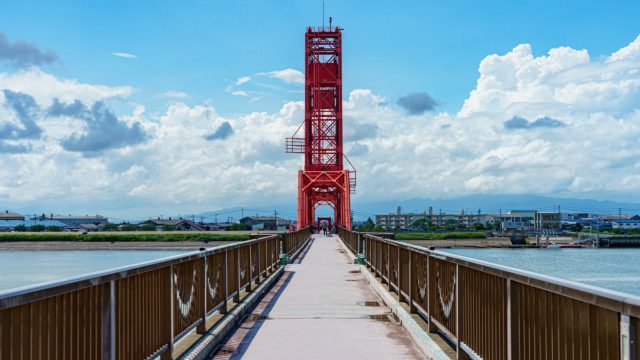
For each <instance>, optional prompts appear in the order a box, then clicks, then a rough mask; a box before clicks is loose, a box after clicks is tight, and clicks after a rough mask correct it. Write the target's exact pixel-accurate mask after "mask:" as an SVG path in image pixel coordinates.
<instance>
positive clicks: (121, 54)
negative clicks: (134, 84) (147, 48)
mask: <svg viewBox="0 0 640 360" xmlns="http://www.w3.org/2000/svg"><path fill="white" fill-rule="evenodd" d="M111 55H113V56H117V57H121V58H125V59H137V58H138V55H134V54H131V53H126V52H112V53H111Z"/></svg>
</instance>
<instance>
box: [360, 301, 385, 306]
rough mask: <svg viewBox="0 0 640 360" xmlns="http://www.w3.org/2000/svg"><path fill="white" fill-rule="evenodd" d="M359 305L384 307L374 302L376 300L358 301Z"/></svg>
mask: <svg viewBox="0 0 640 360" xmlns="http://www.w3.org/2000/svg"><path fill="white" fill-rule="evenodd" d="M358 305H360V306H382V305H380V303H379V302H377V301H374V300H365V301H358Z"/></svg>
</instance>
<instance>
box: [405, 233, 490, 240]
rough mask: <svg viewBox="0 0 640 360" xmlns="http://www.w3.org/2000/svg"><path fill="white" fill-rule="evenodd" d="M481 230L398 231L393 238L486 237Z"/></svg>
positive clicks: (442, 238) (441, 238) (440, 238)
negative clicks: (446, 231) (441, 231)
mask: <svg viewBox="0 0 640 360" xmlns="http://www.w3.org/2000/svg"><path fill="white" fill-rule="evenodd" d="M486 238H487V234H485V233H484V232H482V231H459V232H448V233H398V234H396V235H395V240H444V239H486Z"/></svg>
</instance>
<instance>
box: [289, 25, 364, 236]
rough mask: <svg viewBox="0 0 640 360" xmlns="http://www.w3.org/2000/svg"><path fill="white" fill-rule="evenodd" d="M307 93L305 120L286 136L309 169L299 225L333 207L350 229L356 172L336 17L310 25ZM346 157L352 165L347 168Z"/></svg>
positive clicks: (301, 183) (303, 174)
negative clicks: (346, 148) (348, 151)
mask: <svg viewBox="0 0 640 360" xmlns="http://www.w3.org/2000/svg"><path fill="white" fill-rule="evenodd" d="M304 92H305V117H304V122H303V123H302V124H301V125H300V127H299V128H298V130H297V131H296V132H295V134H294V135H293V136H292V137H290V138H287V139H286V151H287V152H288V153H295V154H304V170H299V171H298V214H297V217H298V226H297V228H298V230H300V229H302V228H305V227H307V226H310V225H313V224H314V219H315V210H316V209H317V208H318V207H319V206H321V205H328V206H330V207H332V208H333V211H334V216H333V220H334V224H335V225H337V226H342V227H344V228H346V229H351V205H350V195H351V194H352V193H354V192H355V186H356V172H355V168H354V167H353V165H351V162H349V159H347V158H346V157H345V156H344V154H343V142H342V29H341V28H340V27H332V26H331V21H329V27H318V28H312V27H309V28H307V31H306V34H305V90H304ZM303 126H304V129H303ZM301 130H303V131H304V134H300V132H301ZM344 160H346V162H347V164H348V165H349V166H350V169H345V168H344Z"/></svg>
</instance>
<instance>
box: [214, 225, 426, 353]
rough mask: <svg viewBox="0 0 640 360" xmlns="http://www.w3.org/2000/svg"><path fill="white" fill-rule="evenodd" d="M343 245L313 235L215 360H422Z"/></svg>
mask: <svg viewBox="0 0 640 360" xmlns="http://www.w3.org/2000/svg"><path fill="white" fill-rule="evenodd" d="M338 241H339V240H338V238H337V235H334V237H326V236H321V235H314V236H313V240H312V242H311V244H310V245H309V247H308V248H307V249H305V250H303V252H302V254H300V257H299V259H298V260H296V262H295V263H294V264H290V265H287V268H286V271H285V273H284V275H283V276H282V278H281V279H280V280H279V282H278V283H277V284H276V285H275V286H274V288H273V289H272V290H271V292H270V293H269V294H268V295H267V296H265V298H264V299H263V300H262V302H261V303H260V304H259V305H258V306H257V307H256V309H255V310H254V312H253V314H254V315H252V316H250V317H249V318H248V319H247V320H246V321H245V322H244V323H243V324H242V326H241V327H240V328H239V329H238V330H237V331H236V332H235V333H234V334H233V335H232V337H231V338H230V339H229V340H228V341H227V343H226V344H224V345H223V347H222V350H221V351H219V352H218V354H217V355H216V356H215V358H216V359H226V358H231V359H240V358H242V359H301V358H305V359H311V358H315V359H346V358H348V359H421V358H423V356H422V355H421V353H420V351H419V350H418V348H417V347H416V346H415V344H414V343H413V341H412V340H411V338H410V337H409V335H408V334H407V333H406V332H405V331H404V329H403V328H402V327H401V326H400V325H397V324H395V323H394V321H393V319H389V318H387V317H385V316H384V315H385V314H388V313H389V309H388V308H387V307H385V306H384V304H383V303H382V301H381V300H380V298H379V297H378V296H377V295H376V294H375V293H374V292H373V290H372V289H371V288H370V286H369V284H368V283H367V282H366V280H365V278H364V276H363V275H362V274H361V273H360V271H359V270H358V265H354V264H352V263H351V261H350V260H351V259H348V258H347V256H346V255H345V253H344V251H343V249H342V247H341V246H340V244H339V243H338ZM365 301H372V302H377V303H378V306H365ZM367 305H370V304H367ZM370 315H374V317H380V318H383V320H374V319H372V318H370ZM375 315H378V316H375ZM389 320H391V321H389Z"/></svg>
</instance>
